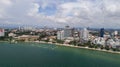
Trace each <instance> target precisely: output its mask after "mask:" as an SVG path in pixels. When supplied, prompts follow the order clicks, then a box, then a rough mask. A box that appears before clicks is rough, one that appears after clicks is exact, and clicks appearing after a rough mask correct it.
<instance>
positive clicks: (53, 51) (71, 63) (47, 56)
mask: <svg viewBox="0 0 120 67" xmlns="http://www.w3.org/2000/svg"><path fill="white" fill-rule="evenodd" d="M119 59H120V54H112V53H106V52H100V51H94V50H87V49H80V48H72V47H66V46H57V45H52V44H38V43H18V44H10V43H7V42H1V43H0V67H120V60H119Z"/></svg>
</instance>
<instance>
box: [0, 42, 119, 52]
mask: <svg viewBox="0 0 120 67" xmlns="http://www.w3.org/2000/svg"><path fill="white" fill-rule="evenodd" d="M0 42H8V41H0ZM30 42H32V43H41V44H53V45H58V46H65V47H71V48H79V49H87V50H94V51H100V52H107V53H113V54H120V52H118V51H112V50H105V49H95V48H89V47H83V46H74V45H70V44H60V43H52V42H44V41H28V42H23V43H30Z"/></svg>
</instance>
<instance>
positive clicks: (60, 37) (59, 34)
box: [57, 30, 64, 40]
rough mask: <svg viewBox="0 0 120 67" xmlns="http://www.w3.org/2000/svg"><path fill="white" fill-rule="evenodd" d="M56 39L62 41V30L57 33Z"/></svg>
mask: <svg viewBox="0 0 120 67" xmlns="http://www.w3.org/2000/svg"><path fill="white" fill-rule="evenodd" d="M57 39H59V40H63V39H64V30H62V31H58V32H57Z"/></svg>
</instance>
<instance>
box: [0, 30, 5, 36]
mask: <svg viewBox="0 0 120 67" xmlns="http://www.w3.org/2000/svg"><path fill="white" fill-rule="evenodd" d="M1 36H5V30H4V29H0V37H1Z"/></svg>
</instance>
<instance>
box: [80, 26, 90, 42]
mask: <svg viewBox="0 0 120 67" xmlns="http://www.w3.org/2000/svg"><path fill="white" fill-rule="evenodd" d="M80 35H81V36H80V37H81V38H82V39H84V40H88V39H89V31H88V30H87V29H86V28H84V29H83V30H81V33H80Z"/></svg>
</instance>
